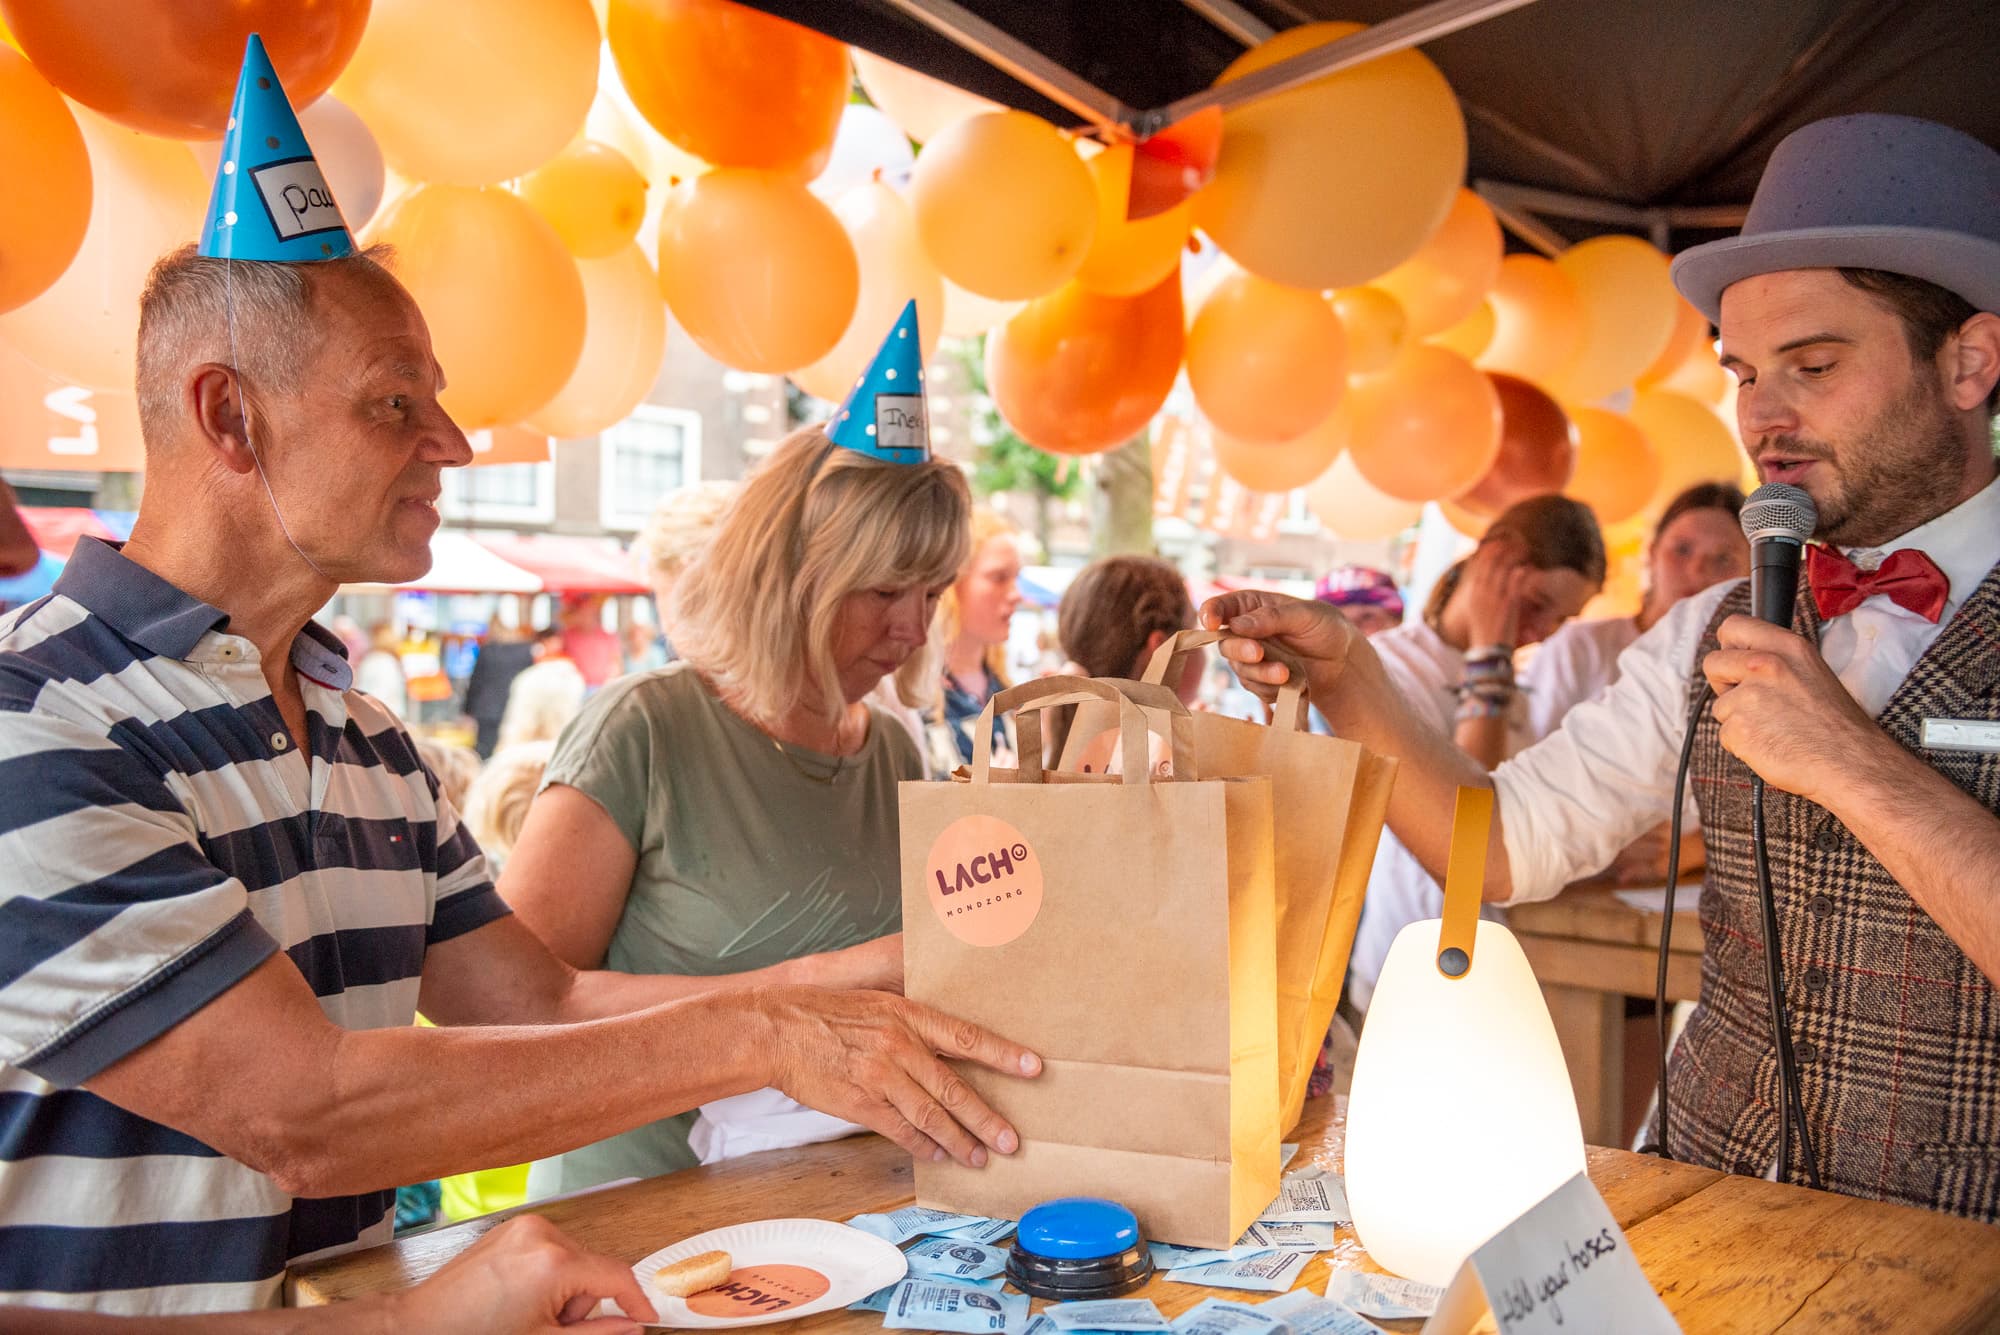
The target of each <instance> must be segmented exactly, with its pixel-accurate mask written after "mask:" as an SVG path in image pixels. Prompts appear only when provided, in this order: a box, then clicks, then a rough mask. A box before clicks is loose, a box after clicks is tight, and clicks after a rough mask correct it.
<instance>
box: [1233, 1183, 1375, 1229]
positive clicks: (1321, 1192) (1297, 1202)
mask: <svg viewBox="0 0 2000 1335" xmlns="http://www.w3.org/2000/svg"><path fill="white" fill-rule="evenodd" d="M1257 1222H1258V1223H1260V1224H1261V1223H1271V1224H1352V1223H1353V1222H1354V1216H1353V1215H1352V1214H1350V1213H1349V1212H1348V1208H1347V1192H1346V1191H1345V1189H1344V1184H1343V1182H1342V1181H1341V1179H1339V1178H1337V1177H1306V1176H1304V1175H1302V1174H1297V1173H1293V1174H1288V1175H1287V1176H1286V1177H1285V1178H1284V1180H1283V1181H1282V1182H1280V1183H1279V1184H1278V1198H1277V1199H1276V1200H1274V1201H1272V1202H1271V1203H1270V1205H1269V1206H1267V1207H1265V1210H1264V1213H1263V1214H1262V1215H1261V1216H1259V1218H1258V1221H1257Z"/></svg>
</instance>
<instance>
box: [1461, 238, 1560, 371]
mask: <svg viewBox="0 0 2000 1335" xmlns="http://www.w3.org/2000/svg"><path fill="white" fill-rule="evenodd" d="M1486 302H1487V305H1489V306H1491V307H1492V308H1493V337H1492V338H1491V339H1490V340H1488V342H1487V344H1486V349H1485V351H1483V352H1481V353H1480V354H1479V365H1480V367H1481V369H1483V370H1487V371H1504V372H1505V373H1507V374H1508V375H1517V376H1520V377H1521V378H1522V379H1524V380H1532V381H1534V382H1535V383H1536V384H1539V385H1548V384H1551V383H1552V382H1553V381H1554V380H1555V379H1556V378H1557V376H1558V375H1559V374H1560V373H1561V372H1562V370H1563V369H1564V368H1565V367H1567V366H1568V365H1569V364H1570V363H1571V362H1572V361H1574V360H1575V359H1576V355H1577V351H1578V349H1580V348H1581V347H1582V346H1583V332H1584V316H1583V299H1582V298H1581V297H1579V296H1578V295H1577V291H1576V282H1575V280H1573V279H1572V278H1571V277H1570V276H1569V275H1568V274H1567V273H1564V272H1563V271H1562V270H1561V269H1558V268H1557V267H1556V266H1555V265H1554V264H1552V263H1550V262H1549V261H1548V260H1545V259H1543V258H1542V257H1541V256H1539V255H1509V256H1508V257H1507V258H1506V259H1504V260H1502V261H1501V262H1500V277H1499V279H1498V281H1496V282H1495V283H1494V284H1493V291H1492V292H1491V293H1490V294H1488V296H1487V298H1486Z"/></svg>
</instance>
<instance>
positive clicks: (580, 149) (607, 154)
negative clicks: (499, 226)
mask: <svg viewBox="0 0 2000 1335" xmlns="http://www.w3.org/2000/svg"><path fill="white" fill-rule="evenodd" d="M520 189H521V198H522V199H525V200H527V201H528V206H529V207H530V208H532V209H534V211H535V212H537V213H539V214H541V215H542V216H543V217H544V218H546V219H548V221H549V226H551V227H553V228H555V229H556V235H557V236H559V237H561V238H562V240H563V244H564V245H565V246H568V247H569V253H570V254H572V255H574V256H576V257H577V258H578V259H580V260H601V259H605V258H607V257H609V256H612V255H616V254H617V253H618V252H619V251H621V250H623V249H624V248H625V247H627V246H629V245H631V244H632V238H634V237H636V236H638V235H639V224H640V222H641V221H642V220H643V219H644V218H645V216H646V178H645V177H644V176H642V175H640V173H639V169H638V168H637V167H635V166H633V165H632V160H631V159H630V158H628V157H626V156H625V155H624V154H623V153H620V152H619V151H618V150H617V149H615V148H612V147H610V146H609V145H606V144H600V143H596V142H594V141H592V140H589V139H579V140H577V141H576V142H575V143H573V144H571V145H570V146H569V147H568V148H565V149H564V150H563V151H562V152H560V153H558V154H556V155H555V157H553V158H551V159H549V161H548V162H547V164H545V165H544V166H542V167H540V168H537V169H536V170H535V172H534V173H533V174H532V175H530V176H529V177H528V178H527V179H526V180H524V181H522V182H521V187H520Z"/></svg>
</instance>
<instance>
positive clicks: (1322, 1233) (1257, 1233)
mask: <svg viewBox="0 0 2000 1335" xmlns="http://www.w3.org/2000/svg"><path fill="white" fill-rule="evenodd" d="M1337 1228H1338V1225H1335V1224H1311V1223H1278V1222H1276V1221H1275V1220H1260V1221H1259V1222H1257V1223H1255V1224H1252V1225H1250V1227H1249V1228H1246V1229H1244V1230H1243V1236H1242V1238H1241V1239H1239V1240H1238V1241H1237V1244H1236V1245H1237V1247H1255V1248H1257V1249H1258V1250H1260V1251H1285V1252H1306V1253H1308V1254H1310V1255H1314V1256H1317V1255H1318V1254H1319V1253H1321V1252H1329V1251H1332V1250H1333V1246H1334V1242H1335V1240H1336V1239H1335V1231H1336V1229H1337Z"/></svg>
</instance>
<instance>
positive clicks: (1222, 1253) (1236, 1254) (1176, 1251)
mask: <svg viewBox="0 0 2000 1335" xmlns="http://www.w3.org/2000/svg"><path fill="white" fill-rule="evenodd" d="M1246 1236H1247V1235H1246ZM1146 1246H1147V1249H1148V1250H1150V1251H1151V1252H1152V1253H1153V1268H1154V1269H1155V1270H1185V1269H1187V1268H1188V1267H1189V1266H1197V1265H1214V1264H1215V1263H1216V1262H1218V1261H1244V1260H1248V1259H1249V1258H1250V1257H1252V1256H1262V1255H1263V1254H1264V1253H1265V1252H1271V1251H1276V1250H1277V1248H1276V1247H1274V1246H1272V1245H1271V1244H1270V1243H1267V1242H1239V1243H1237V1244H1236V1245H1235V1246H1234V1247H1228V1248H1222V1247H1179V1246H1176V1245H1175V1244H1173V1243H1171V1242H1149V1243H1147V1244H1146Z"/></svg>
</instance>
